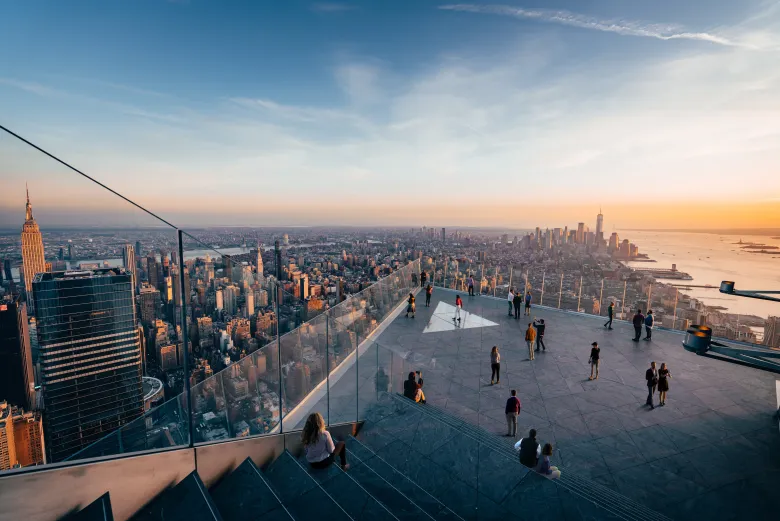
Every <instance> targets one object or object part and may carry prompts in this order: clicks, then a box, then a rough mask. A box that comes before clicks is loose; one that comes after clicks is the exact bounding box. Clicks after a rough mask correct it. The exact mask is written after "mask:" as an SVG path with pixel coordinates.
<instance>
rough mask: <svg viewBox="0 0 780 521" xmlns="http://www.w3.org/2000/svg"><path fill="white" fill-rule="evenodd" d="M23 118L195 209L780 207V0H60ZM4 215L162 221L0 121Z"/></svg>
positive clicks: (621, 221)
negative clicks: (29, 206)
mask: <svg viewBox="0 0 780 521" xmlns="http://www.w3.org/2000/svg"><path fill="white" fill-rule="evenodd" d="M2 11H3V12H2V16H0V34H3V35H4V44H3V45H2V46H0V125H2V126H5V127H7V128H9V129H11V130H13V131H14V132H16V133H18V134H19V135H21V136H23V137H25V138H26V139H28V140H30V141H32V142H34V143H36V144H37V145H39V146H40V147H42V148H44V149H46V150H48V151H50V152H51V153H53V154H55V155H56V156H58V157H60V158H61V159H63V160H64V161H66V162H68V163H69V164H71V165H73V166H75V167H77V168H79V169H80V170H82V171H83V172H85V173H87V174H89V175H91V176H92V177H94V178H96V179H98V180H99V181H101V182H102V183H104V184H106V185H108V186H110V187H111V188H113V189H114V190H116V191H117V192H120V193H122V194H123V195H125V196H127V197H128V198H130V199H132V200H134V201H136V202H137V203H139V204H141V205H143V206H146V207H148V208H149V209H151V210H153V211H154V212H156V213H157V214H158V215H160V216H162V217H164V218H166V219H168V220H170V221H171V222H173V223H174V224H177V225H179V226H182V227H185V226H188V225H198V226H202V225H226V224H227V225H255V226H262V225H285V224H290V225H309V224H317V225H321V224H347V225H361V224H365V225H374V224H383V225H391V224H397V225H412V226H414V225H416V226H421V225H429V226H441V225H446V226H508V227H532V226H542V227H544V226H551V227H552V226H563V225H567V224H568V225H571V224H572V223H576V222H578V221H586V222H589V221H594V222H593V223H592V224H591V228H593V227H595V215H596V213H597V212H598V209H599V207H601V208H602V211H603V213H604V215H605V222H606V226H607V228H609V229H611V228H612V227H647V228H664V227H668V228H681V227H705V228H706V227H724V226H728V227H741V226H745V227H762V226H767V227H777V226H778V225H779V224H778V223H780V67H779V66H778V64H779V63H780V1H778V0H771V1H769V0H729V1H720V2H713V1H711V0H687V1H686V2H680V1H679V0H674V1H672V0H655V1H636V2H626V1H623V0H597V1H590V0H577V1H575V0H558V1H554V2H542V1H541V0H536V1H535V2H533V3H531V2H525V1H522V2H515V1H511V2H509V1H506V2H501V1H500V0H497V1H496V2H471V3H462V4H453V3H447V2H441V1H438V2H437V1H432V0H394V1H389V0H388V1H385V0H381V1H378V2H368V1H366V2H343V3H342V2H339V3H330V2H305V1H298V0H285V1H260V0H257V1H246V2H238V1H231V0H222V1H217V0H176V1H169V0H134V1H132V2H129V1H121V0H99V1H98V0H95V1H86V0H72V1H69V2H60V1H56V0H51V1H39V0H29V1H27V2H14V3H7V4H5V5H4V6H3V8H2ZM0 181H1V182H2V184H1V185H0V186H2V189H0V228H4V227H15V226H17V225H18V226H21V221H22V219H23V215H24V187H25V183H28V185H29V187H30V192H31V197H32V200H33V206H34V209H35V212H36V217H37V218H38V220H39V222H40V223H41V225H42V226H45V225H46V224H50V225H52V226H53V225H55V224H68V225H71V224H81V223H83V224H89V225H97V224H106V225H109V224H110V225H116V224H127V223H128V222H130V223H136V224H149V222H148V219H147V217H144V216H143V215H142V213H141V212H140V211H138V210H135V209H133V208H132V207H131V206H130V205H129V204H128V203H126V202H124V201H122V200H120V199H119V198H117V197H116V196H114V195H112V194H110V193H108V192H106V191H104V190H103V189H101V188H99V187H96V186H94V185H91V184H90V183H89V182H88V181H86V180H85V179H83V178H81V177H80V176H78V175H77V174H75V173H73V172H70V171H68V170H67V169H66V168H65V167H64V166H62V165H60V164H58V163H56V162H54V161H53V160H52V159H50V158H48V157H45V156H43V155H42V154H40V153H39V152H37V151H35V150H34V149H32V148H30V147H29V146H27V145H25V144H23V143H21V142H19V141H17V140H15V139H13V138H11V137H10V136H9V135H7V134H5V133H4V132H0Z"/></svg>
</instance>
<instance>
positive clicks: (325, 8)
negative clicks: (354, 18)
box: [311, 2, 356, 13]
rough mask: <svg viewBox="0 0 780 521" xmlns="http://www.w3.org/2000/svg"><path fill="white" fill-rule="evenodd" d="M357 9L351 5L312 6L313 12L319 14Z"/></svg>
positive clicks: (320, 4) (325, 3) (321, 3)
mask: <svg viewBox="0 0 780 521" xmlns="http://www.w3.org/2000/svg"><path fill="white" fill-rule="evenodd" d="M355 8H356V7H355V6H354V5H349V4H337V3H331V2H318V3H316V4H312V5H311V10H312V11H315V12H317V13H339V12H342V11H352V10H354V9H355Z"/></svg>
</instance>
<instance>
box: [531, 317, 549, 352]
mask: <svg viewBox="0 0 780 521" xmlns="http://www.w3.org/2000/svg"><path fill="white" fill-rule="evenodd" d="M534 327H535V328H536V351H537V352H538V351H539V347H540V346H541V348H542V349H543V350H545V351H547V346H546V345H544V329H545V327H546V326H545V325H544V319H543V318H535V319H534Z"/></svg>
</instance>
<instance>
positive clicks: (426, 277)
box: [420, 270, 428, 288]
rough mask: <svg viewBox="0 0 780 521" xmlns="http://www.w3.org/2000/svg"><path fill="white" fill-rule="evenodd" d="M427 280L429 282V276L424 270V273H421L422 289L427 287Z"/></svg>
mask: <svg viewBox="0 0 780 521" xmlns="http://www.w3.org/2000/svg"><path fill="white" fill-rule="evenodd" d="M427 280H428V274H427V273H426V272H425V270H423V272H422V273H420V287H421V288H424V287H425V281H427Z"/></svg>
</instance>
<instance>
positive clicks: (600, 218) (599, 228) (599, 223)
mask: <svg viewBox="0 0 780 521" xmlns="http://www.w3.org/2000/svg"><path fill="white" fill-rule="evenodd" d="M603 239H604V215H602V213H601V208H599V214H598V215H597V216H596V240H597V241H602V240H603Z"/></svg>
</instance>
